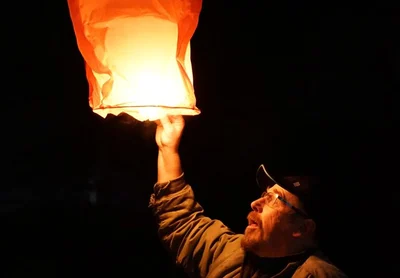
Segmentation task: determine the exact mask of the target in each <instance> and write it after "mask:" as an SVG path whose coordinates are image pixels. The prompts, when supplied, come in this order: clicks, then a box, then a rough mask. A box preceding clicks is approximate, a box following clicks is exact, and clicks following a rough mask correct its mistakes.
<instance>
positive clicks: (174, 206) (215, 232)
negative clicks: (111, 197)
mask: <svg viewBox="0 0 400 278" xmlns="http://www.w3.org/2000/svg"><path fill="white" fill-rule="evenodd" d="M184 124H185V123H184V119H183V117H182V116H169V117H164V118H162V119H160V120H159V121H158V122H157V130H156V142H157V145H158V148H159V150H158V162H157V165H158V178H157V183H156V184H155V186H154V193H153V194H152V197H151V199H150V207H151V208H152V209H153V213H154V215H155V217H156V221H157V224H158V234H159V236H160V239H161V241H162V243H163V245H164V246H165V247H166V248H167V249H168V251H169V252H170V253H171V254H172V256H173V257H174V259H175V262H176V263H177V264H178V265H180V266H182V267H183V268H184V269H185V271H186V272H187V273H188V274H190V276H194V277H205V276H207V275H210V273H211V272H212V273H213V276H214V275H217V276H220V277H222V276H224V273H228V272H229V273H232V272H235V271H239V270H240V263H241V259H240V257H241V256H242V254H241V252H240V251H241V249H240V238H241V235H236V234H234V233H233V232H232V231H230V230H229V228H228V227H226V226H225V225H224V224H223V223H222V222H221V221H219V220H213V219H210V218H208V217H206V216H204V215H203V212H204V211H203V208H202V206H201V205H200V204H199V203H198V202H197V201H196V200H195V197H194V193H193V190H192V188H191V186H190V185H188V184H187V183H186V182H185V179H184V174H183V171H182V167H181V161H180V157H179V153H178V147H179V143H180V139H181V136H182V131H183V129H184ZM235 258H238V259H237V260H235ZM232 260H234V261H237V263H232Z"/></svg>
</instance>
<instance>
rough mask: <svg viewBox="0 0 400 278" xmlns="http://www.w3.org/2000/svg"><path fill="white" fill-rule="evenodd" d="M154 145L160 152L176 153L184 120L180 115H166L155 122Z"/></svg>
mask: <svg viewBox="0 0 400 278" xmlns="http://www.w3.org/2000/svg"><path fill="white" fill-rule="evenodd" d="M156 123H157V130H156V143H157V145H158V148H159V149H160V150H168V151H173V152H178V148H179V143H180V140H181V137H182V132H183V129H184V127H185V120H184V119H183V117H182V115H173V116H172V115H166V116H163V117H162V118H160V119H159V120H157V121H156Z"/></svg>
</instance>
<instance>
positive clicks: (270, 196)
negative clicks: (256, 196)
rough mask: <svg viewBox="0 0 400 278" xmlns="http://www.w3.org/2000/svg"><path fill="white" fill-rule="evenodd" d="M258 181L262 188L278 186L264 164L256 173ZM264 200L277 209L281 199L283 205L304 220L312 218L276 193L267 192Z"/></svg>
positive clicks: (263, 196) (264, 194)
mask: <svg viewBox="0 0 400 278" xmlns="http://www.w3.org/2000/svg"><path fill="white" fill-rule="evenodd" d="M256 179H257V183H258V186H260V187H261V188H269V187H270V186H272V185H273V184H278V185H279V183H277V182H276V181H275V180H274V179H273V178H272V177H271V176H270V175H269V174H268V173H267V171H266V170H265V167H264V165H263V164H261V165H260V167H258V169H257V173H256ZM261 197H262V198H265V200H266V204H267V205H268V206H269V207H271V208H273V209H277V208H278V206H279V203H278V202H277V201H276V200H277V199H279V200H280V201H281V202H282V203H284V204H285V205H286V206H288V207H290V208H291V209H292V210H293V211H294V212H296V213H297V214H299V215H301V216H302V217H304V218H310V217H309V216H308V215H307V213H305V212H304V211H302V210H301V209H299V208H297V207H295V206H294V205H292V204H291V203H290V202H288V201H287V200H285V199H284V198H283V197H282V196H280V195H279V194H277V193H275V192H267V191H265V192H264V193H263V194H262V196H261Z"/></svg>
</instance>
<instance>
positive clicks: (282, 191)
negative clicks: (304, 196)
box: [267, 184, 293, 197]
mask: <svg viewBox="0 0 400 278" xmlns="http://www.w3.org/2000/svg"><path fill="white" fill-rule="evenodd" d="M267 191H268V192H274V193H276V194H278V195H280V196H281V197H287V196H292V195H293V194H292V193H290V192H289V191H287V190H286V189H285V188H283V187H282V186H280V185H279V184H274V185H273V186H271V187H269V188H267Z"/></svg>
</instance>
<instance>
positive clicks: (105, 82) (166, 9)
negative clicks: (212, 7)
mask: <svg viewBox="0 0 400 278" xmlns="http://www.w3.org/2000/svg"><path fill="white" fill-rule="evenodd" d="M68 6H69V12H70V16H71V20H72V24H73V26H74V31H75V35H76V40H77V44H78V48H79V50H80V52H81V54H82V56H83V59H84V61H85V67H86V77H87V80H88V83H89V105H90V107H91V108H92V109H93V111H94V112H95V113H97V114H99V115H101V116H103V117H105V116H106V115H107V114H109V113H111V114H114V115H118V114H120V113H121V112H125V113H127V114H129V115H131V116H132V117H134V118H136V119H138V120H140V121H144V120H154V119H157V118H159V117H160V114H161V113H169V114H181V115H198V114H199V113H200V110H199V109H198V108H197V107H196V97H195V94H194V87H193V73H192V64H191V60H190V40H191V38H192V36H193V34H194V32H195V30H196V28H197V23H198V19H199V14H200V10H201V6H202V0H68Z"/></svg>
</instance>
